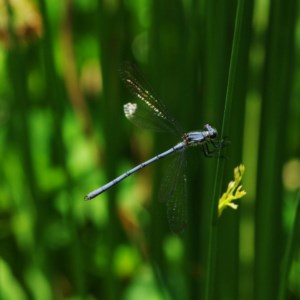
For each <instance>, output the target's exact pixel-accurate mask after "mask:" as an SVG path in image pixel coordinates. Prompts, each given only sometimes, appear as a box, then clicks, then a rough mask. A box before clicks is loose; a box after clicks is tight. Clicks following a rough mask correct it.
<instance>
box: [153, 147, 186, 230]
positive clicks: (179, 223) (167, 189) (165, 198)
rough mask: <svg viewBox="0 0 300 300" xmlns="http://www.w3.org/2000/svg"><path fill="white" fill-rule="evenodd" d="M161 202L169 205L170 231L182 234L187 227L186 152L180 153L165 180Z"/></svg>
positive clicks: (162, 186)
mask: <svg viewBox="0 0 300 300" xmlns="http://www.w3.org/2000/svg"><path fill="white" fill-rule="evenodd" d="M159 197H160V201H161V202H164V203H166V205H167V216H168V222H169V226H170V229H171V231H172V232H173V233H175V234H180V233H182V232H183V231H184V229H185V227H186V226H187V211H186V209H187V206H186V197H187V178H186V158H185V151H184V150H183V151H181V152H180V153H178V154H177V155H176V157H175V159H174V160H173V162H172V164H171V165H170V167H169V168H168V169H167V173H166V175H165V177H164V179H163V182H162V185H161V189H160V195H159Z"/></svg>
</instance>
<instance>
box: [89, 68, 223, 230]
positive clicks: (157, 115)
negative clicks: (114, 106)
mask: <svg viewBox="0 0 300 300" xmlns="http://www.w3.org/2000/svg"><path fill="white" fill-rule="evenodd" d="M135 73H136V72H135V69H134V68H133V67H132V65H130V64H125V65H124V67H123V69H122V71H121V78H122V80H123V81H124V83H125V85H126V86H127V88H128V89H129V90H130V91H131V93H132V94H133V95H134V96H135V97H137V99H138V100H139V101H138V102H137V103H127V104H125V105H124V114H125V117H126V118H127V119H128V120H130V121H132V122H133V123H134V124H136V125H138V126H142V127H147V128H152V129H156V130H159V131H168V132H170V133H172V134H175V135H176V136H178V137H180V138H181V142H179V143H178V144H176V145H175V146H174V147H172V148H170V149H169V150H167V151H165V152H162V153H161V154H158V155H157V156H155V157H153V158H151V159H149V160H147V161H145V162H143V163H141V164H139V165H138V166H136V167H134V168H133V169H131V170H129V171H127V172H125V173H124V174H122V175H120V176H119V177H117V178H115V179H114V180H112V181H110V182H108V183H107V184H105V185H103V186H102V187H100V188H98V189H96V190H94V191H92V192H90V193H89V194H87V195H86V196H85V199H86V200H91V199H93V198H95V197H96V196H98V195H100V194H101V193H103V192H105V191H106V190H107V189H109V188H111V187H112V186H114V185H116V184H117V183H119V182H120V181H122V180H123V179H125V178H126V177H128V176H130V175H131V174H133V173H135V172H137V171H138V170H140V169H142V168H144V167H145V166H147V165H149V164H151V163H153V162H155V161H157V160H159V159H161V158H163V157H165V156H167V155H170V154H172V153H178V155H177V157H176V159H175V161H174V162H173V164H172V166H171V167H170V168H169V170H168V174H167V176H166V177H165V180H164V181H163V183H162V188H161V192H160V200H161V201H162V202H165V203H166V205H167V216H168V221H169V225H170V228H171V231H172V232H174V233H180V232H181V231H182V230H183V229H184V228H185V226H186V224H187V216H186V203H185V201H186V184H187V182H186V175H185V169H186V159H185V150H186V149H187V148H188V147H190V146H200V149H201V150H202V152H203V153H204V155H205V156H212V155H214V154H215V153H216V152H217V153H218V152H219V151H220V150H221V149H222V148H223V147H224V146H225V144H226V141H225V140H224V139H218V132H217V130H216V129H215V128H213V127H212V126H211V125H209V124H206V125H204V130H203V131H192V132H188V133H184V131H183V130H182V128H181V126H180V125H179V124H178V122H177V121H176V120H175V118H174V117H172V116H171V114H170V113H169V112H168V111H167V109H166V107H165V105H164V104H163V103H162V102H161V101H159V100H158V99H157V98H156V97H154V96H153V95H152V94H151V93H150V91H149V89H146V88H145V85H142V84H141V83H140V82H139V80H137V78H136V77H137V76H135Z"/></svg>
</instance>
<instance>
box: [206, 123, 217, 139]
mask: <svg viewBox="0 0 300 300" xmlns="http://www.w3.org/2000/svg"><path fill="white" fill-rule="evenodd" d="M204 129H205V130H206V131H207V136H208V137H209V138H211V139H215V138H217V137H218V131H217V129H215V128H213V127H212V126H210V125H209V124H205V125H204Z"/></svg>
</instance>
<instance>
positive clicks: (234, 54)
mask: <svg viewBox="0 0 300 300" xmlns="http://www.w3.org/2000/svg"><path fill="white" fill-rule="evenodd" d="M244 12H245V2H244V1H243V0H240V1H238V6H237V11H236V18H235V27H234V36H233V44H232V51H231V58H230V65H229V73H228V83H227V92H226V99H225V107H224V117H223V123H222V129H221V136H224V132H228V127H229V122H230V117H231V106H232V102H233V94H234V86H235V84H236V80H237V75H238V74H237V66H238V61H239V50H240V43H241V40H242V26H241V24H242V18H243V15H244ZM223 173H224V160H220V159H218V162H217V167H216V175H215V185H214V192H213V201H212V204H211V209H210V215H209V217H210V220H209V224H210V226H209V233H208V257H207V281H206V284H205V299H206V300H210V299H213V298H214V296H213V289H214V281H215V273H214V270H215V264H216V253H217V227H216V221H217V220H216V219H217V207H218V198H219V195H220V192H221V186H222V181H223Z"/></svg>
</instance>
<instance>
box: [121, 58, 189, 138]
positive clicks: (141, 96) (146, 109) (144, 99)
mask: <svg viewBox="0 0 300 300" xmlns="http://www.w3.org/2000/svg"><path fill="white" fill-rule="evenodd" d="M137 78H140V79H139V80H138V79H137ZM141 78H142V76H141V75H140V74H138V71H137V70H136V68H135V67H134V66H133V65H132V64H130V63H128V62H126V63H124V64H123V67H122V69H121V79H122V80H123V82H124V83H125V85H126V87H127V88H128V89H129V91H130V92H131V93H132V94H133V95H134V96H135V97H137V99H138V100H140V101H137V102H136V103H127V104H125V105H124V113H125V116H126V118H127V119H128V120H130V121H131V122H133V123H134V124H135V125H138V126H140V127H146V128H151V129H155V130H158V131H168V132H171V133H173V134H175V135H177V136H182V134H183V130H182V129H181V126H180V125H179V124H178V123H177V122H176V120H175V118H174V117H173V116H171V115H170V113H169V112H168V111H167V109H166V107H165V105H164V104H163V103H162V102H161V101H159V100H158V99H157V98H156V97H154V96H153V94H152V93H151V92H150V89H149V88H148V87H147V84H146V83H145V81H144V80H141ZM141 82H142V83H141Z"/></svg>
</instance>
